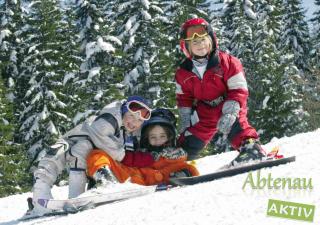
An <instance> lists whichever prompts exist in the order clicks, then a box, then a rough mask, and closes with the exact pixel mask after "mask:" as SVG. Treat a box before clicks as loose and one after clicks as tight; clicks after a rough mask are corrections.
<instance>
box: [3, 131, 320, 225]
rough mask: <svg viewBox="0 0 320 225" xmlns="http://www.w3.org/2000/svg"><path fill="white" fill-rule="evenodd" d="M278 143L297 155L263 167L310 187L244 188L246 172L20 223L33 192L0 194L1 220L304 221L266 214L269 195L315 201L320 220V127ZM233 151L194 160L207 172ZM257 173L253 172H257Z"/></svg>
mask: <svg viewBox="0 0 320 225" xmlns="http://www.w3.org/2000/svg"><path fill="white" fill-rule="evenodd" d="M274 146H280V149H281V152H282V153H283V154H285V155H286V156H289V155H296V156H297V158H296V162H294V163H291V164H287V165H282V166H278V167H274V168H268V169H263V170H261V176H263V177H267V175H268V174H269V173H271V174H272V177H273V178H278V177H279V178H284V177H286V178H307V179H309V178H312V185H313V189H312V190H289V189H288V188H285V189H283V190H272V189H271V190H269V189H267V187H265V188H264V189H262V190H253V189H251V188H250V187H248V186H247V187H246V188H245V189H244V190H243V188H242V186H243V184H244V182H245V180H246V178H247V176H248V174H242V175H237V176H234V177H230V178H225V179H221V180H216V181H212V182H208V183H202V184H198V185H194V186H189V187H184V188H178V189H173V190H170V191H164V192H158V193H153V194H150V195H146V196H142V197H138V198H135V199H131V200H127V201H122V202H118V203H113V204H109V205H104V206H100V207H97V208H95V209H90V210H87V211H83V212H81V213H77V214H72V215H67V216H60V217H49V218H41V219H36V220H32V221H26V222H18V221H16V219H18V218H19V217H21V216H22V215H23V214H24V212H25V211H26V209H27V206H26V198H27V197H29V196H31V193H25V194H21V195H13V196H9V197H6V198H2V199H0V224H1V225H3V224H6V225H13V224H54V225H56V224H59V225H63V224H66V225H73V224H74V225H82V224H83V225H85V224H86V225H87V224H96V225H98V224H104V225H107V224H112V225H120V224H121V225H134V224H137V225H151V224H152V225H160V224H163V225H175V224H177V225H184V224H185V225H192V224H199V225H205V224H208V225H209V224H210V225H213V224H218V225H237V224H245V225H253V224H259V225H264V224H266V225H280V224H285V223H287V224H290V225H297V224H306V222H301V221H298V220H287V219H281V218H277V217H270V216H267V215H266V213H267V204H268V200H269V199H277V200H283V201H290V202H297V203H305V204H310V205H315V216H314V221H313V223H314V224H320V211H319V210H320V209H319V207H320V175H319V174H320V165H319V164H320V129H318V130H316V131H314V132H310V133H303V134H299V135H296V136H294V137H290V138H282V139H274V140H272V141H271V142H270V143H269V144H267V145H266V146H265V148H266V149H271V148H272V147H274ZM233 156H234V152H232V153H225V154H221V155H218V156H210V157H206V158H204V159H202V160H200V161H199V162H198V163H197V165H198V167H199V169H200V170H201V171H202V172H203V173H206V172H209V171H210V170H213V169H214V168H217V167H218V166H219V165H223V164H224V163H225V161H227V160H229V159H230V158H232V157H233ZM256 173H257V172H254V173H253V175H254V176H255V175H256ZM54 195H55V197H56V198H63V196H65V195H66V187H62V188H61V187H59V188H57V187H56V188H54Z"/></svg>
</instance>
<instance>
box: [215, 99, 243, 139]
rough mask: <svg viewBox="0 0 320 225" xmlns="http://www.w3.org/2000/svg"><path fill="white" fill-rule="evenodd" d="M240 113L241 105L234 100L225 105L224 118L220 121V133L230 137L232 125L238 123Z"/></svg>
mask: <svg viewBox="0 0 320 225" xmlns="http://www.w3.org/2000/svg"><path fill="white" fill-rule="evenodd" d="M239 111H240V104H239V102H237V101H234V100H228V101H226V102H225V103H224V104H223V107H222V116H221V117H220V119H219V121H218V125H217V128H218V131H219V132H221V133H222V134H224V135H228V134H229V133H230V131H231V128H232V125H233V124H234V122H235V121H236V119H237V117H238V115H239Z"/></svg>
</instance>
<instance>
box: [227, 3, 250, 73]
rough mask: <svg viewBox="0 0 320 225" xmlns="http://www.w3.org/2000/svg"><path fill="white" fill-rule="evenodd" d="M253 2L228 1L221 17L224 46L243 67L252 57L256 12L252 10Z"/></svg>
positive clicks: (248, 64)
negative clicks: (224, 39)
mask: <svg viewBox="0 0 320 225" xmlns="http://www.w3.org/2000/svg"><path fill="white" fill-rule="evenodd" d="M252 8H253V3H252V2H251V1H249V0H246V1H242V0H235V1H228V2H227V4H226V7H225V9H224V16H223V17H222V24H223V29H222V31H221V32H222V33H223V34H225V35H224V36H225V38H226V47H227V49H228V50H229V51H230V53H231V54H232V55H234V56H236V57H238V58H239V59H240V60H241V61H242V63H243V65H244V67H245V68H249V66H250V65H252V63H253V58H252V50H253V45H252V41H253V39H252V35H253V31H252V27H253V24H254V23H255V20H256V14H255V13H254V12H253V10H252Z"/></svg>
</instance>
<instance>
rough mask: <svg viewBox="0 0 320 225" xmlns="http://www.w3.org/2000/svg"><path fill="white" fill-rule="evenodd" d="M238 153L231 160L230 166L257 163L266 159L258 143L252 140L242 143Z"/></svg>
mask: <svg viewBox="0 0 320 225" xmlns="http://www.w3.org/2000/svg"><path fill="white" fill-rule="evenodd" d="M239 151H240V153H239V155H238V156H237V157H236V158H235V159H234V160H232V162H231V166H236V165H238V164H244V163H247V162H249V161H256V160H258V161H259V160H263V159H265V158H266V152H265V151H264V150H263V149H262V147H261V145H260V142H259V141H258V140H256V139H253V138H250V139H247V140H245V141H243V142H242V144H241V146H240V148H239Z"/></svg>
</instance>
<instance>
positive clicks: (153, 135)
mask: <svg viewBox="0 0 320 225" xmlns="http://www.w3.org/2000/svg"><path fill="white" fill-rule="evenodd" d="M148 140H149V143H150V145H151V146H162V145H164V144H165V143H166V142H168V135H167V133H166V131H165V130H164V129H163V128H162V127H161V126H159V125H156V126H155V127H153V128H152V129H151V130H150V131H149V135H148Z"/></svg>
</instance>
